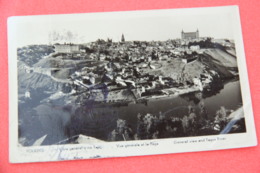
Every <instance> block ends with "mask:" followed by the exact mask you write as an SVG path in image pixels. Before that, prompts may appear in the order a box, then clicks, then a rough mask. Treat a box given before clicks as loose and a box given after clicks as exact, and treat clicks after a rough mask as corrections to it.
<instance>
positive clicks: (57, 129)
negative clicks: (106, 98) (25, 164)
mask: <svg viewBox="0 0 260 173" xmlns="http://www.w3.org/2000/svg"><path fill="white" fill-rule="evenodd" d="M200 102H204V104H205V108H206V111H207V117H208V119H210V120H213V119H214V117H215V114H216V111H217V110H219V109H220V107H221V106H224V107H225V108H226V109H232V110H235V109H237V108H239V107H240V106H241V105H242V98H241V91H240V84H239V81H238V80H236V81H230V82H228V83H226V84H224V85H222V86H220V87H219V86H218V87H216V88H214V89H211V90H210V91H209V92H203V93H200V92H195V93H190V94H185V95H181V96H177V97H166V98H160V99H150V100H148V101H147V102H146V103H137V104H135V103H130V104H128V105H127V106H117V107H115V106H111V105H109V104H107V105H104V106H99V107H97V105H94V104H93V103H90V104H86V105H82V106H80V107H78V108H73V106H68V105H67V106H65V107H64V106H61V107H58V106H57V105H55V103H52V105H46V104H37V105H33V104H31V108H30V110H29V111H28V110H27V112H26V111H23V110H22V109H19V111H20V112H19V119H21V120H22V121H21V122H22V123H21V124H20V126H19V136H20V137H25V138H26V139H27V144H24V145H32V144H33V143H34V141H35V140H36V139H38V138H40V137H42V136H44V135H46V134H47V138H46V139H45V141H44V143H43V145H51V144H55V143H58V142H59V141H62V140H64V139H66V138H70V137H72V136H75V135H79V134H83V135H86V136H92V137H95V138H97V139H101V140H107V139H108V135H109V133H110V132H111V131H113V130H114V129H115V128H116V126H117V125H116V122H117V120H118V119H123V120H126V122H127V124H128V125H129V127H130V128H131V129H132V130H133V132H134V133H135V132H136V127H137V114H138V113H140V114H143V115H145V114H147V113H150V114H153V115H158V114H159V112H161V113H163V114H164V115H165V116H166V117H168V118H169V117H172V116H174V117H180V118H182V117H183V116H184V115H188V106H189V105H190V106H192V107H193V108H194V109H195V112H196V114H197V115H199V103H200ZM23 107H24V108H25V107H27V108H28V105H27V106H26V105H25V106H23ZM33 107H34V108H33ZM35 110H36V111H35ZM28 114H31V116H28Z"/></svg>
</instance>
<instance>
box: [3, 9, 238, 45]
mask: <svg viewBox="0 0 260 173" xmlns="http://www.w3.org/2000/svg"><path fill="white" fill-rule="evenodd" d="M232 12H234V11H232V10H229V9H228V8H201V9H199V8H198V9H178V10H150V11H133V12H110V13H89V14H70V15H40V16H22V17H13V18H10V19H9V21H8V31H9V40H12V39H15V41H14V40H12V41H11V42H12V44H16V45H17V47H21V46H26V45H30V44H49V43H54V42H59V43H64V39H59V40H58V41H57V40H55V41H54V40H53V38H52V37H50V33H53V32H56V33H59V34H60V35H61V36H62V35H65V33H67V32H68V31H69V32H71V33H72V35H73V38H72V39H70V42H72V43H88V42H92V41H96V40H97V39H105V40H106V39H107V38H110V39H112V40H113V41H120V39H121V35H122V34H124V36H125V39H126V41H132V40H140V41H152V40H154V41H165V40H168V39H175V38H181V31H182V30H183V31H184V32H195V31H196V30H197V29H198V30H199V32H200V36H201V37H213V38H216V39H221V38H227V39H233V38H234V32H233V31H234V23H233V20H234V18H233V17H234V16H233V13H232ZM67 41H68V40H67Z"/></svg>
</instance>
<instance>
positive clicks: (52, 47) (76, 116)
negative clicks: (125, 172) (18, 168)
mask: <svg viewBox="0 0 260 173" xmlns="http://www.w3.org/2000/svg"><path fill="white" fill-rule="evenodd" d="M8 32H9V36H8V41H9V75H10V77H9V85H10V86H9V95H10V146H11V150H10V155H11V156H12V157H11V158H12V160H13V162H34V161H58V160H72V159H85V158H100V157H101V158H102V157H116V156H132V155H149V154H163V153H177V152H187V151H203V150H215V149H226V148H237V147H245V146H253V145H256V138H255V131H254V122H253V113H252V108H251V98H250V91H249V86H248V79H247V71H246V63H245V57H244V52H243V51H244V50H243V49H244V48H243V42H242V34H241V33H242V32H241V27H240V21H239V14H238V9H237V7H235V6H230V7H216V8H213V7H212V8H197V9H178V10H174V9H172V10H171V9H169V10H150V11H132V12H109V13H89V14H69V15H42V16H21V17H13V18H10V19H9V25H8ZM214 145H216V147H214ZM153 150H154V151H153ZM19 152H20V154H19Z"/></svg>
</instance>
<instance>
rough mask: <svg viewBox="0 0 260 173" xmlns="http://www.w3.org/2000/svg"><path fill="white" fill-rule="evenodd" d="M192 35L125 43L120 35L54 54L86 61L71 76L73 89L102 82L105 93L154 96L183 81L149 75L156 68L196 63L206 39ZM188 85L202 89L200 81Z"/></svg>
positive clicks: (65, 46)
mask: <svg viewBox="0 0 260 173" xmlns="http://www.w3.org/2000/svg"><path fill="white" fill-rule="evenodd" d="M195 33H196V34H195V36H194V37H193V35H194V33H193V34H191V33H185V32H182V37H183V39H175V40H168V41H151V42H147V41H125V37H124V35H122V39H121V42H113V41H112V40H111V39H108V40H106V41H105V40H101V39H98V40H97V41H96V42H91V43H88V44H84V45H75V44H56V45H54V46H55V52H56V54H57V55H61V56H62V58H63V59H66V58H77V59H81V60H88V61H89V65H86V66H84V67H83V68H79V69H78V70H76V71H75V72H74V73H73V74H71V77H70V79H72V80H73V82H74V86H76V88H77V90H80V89H79V88H85V89H89V88H93V87H95V86H96V85H97V84H100V83H102V84H105V85H106V86H107V87H108V89H109V90H117V89H136V90H135V92H134V95H135V97H141V96H142V95H149V94H151V95H153V94H156V93H157V94H168V93H165V92H164V91H162V89H165V88H172V87H176V86H179V85H182V84H183V80H185V79H183V77H182V75H181V74H179V76H178V77H176V78H175V79H173V78H171V77H165V76H162V75H160V71H158V74H150V72H151V71H156V70H157V69H158V68H160V70H164V69H163V67H162V66H164V64H167V63H169V62H171V61H172V60H173V59H179V60H180V61H182V62H183V63H184V64H187V63H191V62H193V61H196V60H197V59H198V58H199V56H200V55H201V54H202V53H203V49H201V48H200V43H201V42H203V43H205V42H206V41H208V39H207V38H199V34H198V31H196V32H195ZM191 43H194V44H191ZM161 67H162V68H161ZM173 70H174V69H173ZM191 83H193V84H194V85H197V86H198V87H199V88H200V89H202V84H201V81H200V79H197V78H194V79H193V80H192V81H191ZM102 86H104V85H102ZM74 89H75V88H74ZM132 91H133V90H132Z"/></svg>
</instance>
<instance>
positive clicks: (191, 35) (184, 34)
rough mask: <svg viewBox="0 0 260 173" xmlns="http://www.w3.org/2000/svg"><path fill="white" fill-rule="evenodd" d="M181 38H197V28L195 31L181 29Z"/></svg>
mask: <svg viewBox="0 0 260 173" xmlns="http://www.w3.org/2000/svg"><path fill="white" fill-rule="evenodd" d="M181 38H182V39H187V40H192V39H197V38H199V30H198V29H197V31H195V32H184V31H183V30H182V32H181Z"/></svg>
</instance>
